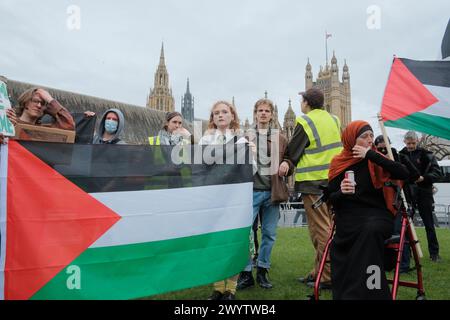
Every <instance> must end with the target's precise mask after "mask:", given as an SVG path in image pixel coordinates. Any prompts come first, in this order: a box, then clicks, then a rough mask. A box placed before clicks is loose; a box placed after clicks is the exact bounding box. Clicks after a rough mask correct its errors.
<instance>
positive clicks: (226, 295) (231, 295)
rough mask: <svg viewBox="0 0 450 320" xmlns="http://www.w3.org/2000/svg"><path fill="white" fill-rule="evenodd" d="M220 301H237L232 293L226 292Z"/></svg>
mask: <svg viewBox="0 0 450 320" xmlns="http://www.w3.org/2000/svg"><path fill="white" fill-rule="evenodd" d="M220 300H236V296H235V295H234V294H233V293H231V291H228V290H227V291H225V292H224V293H223V295H222V299H220Z"/></svg>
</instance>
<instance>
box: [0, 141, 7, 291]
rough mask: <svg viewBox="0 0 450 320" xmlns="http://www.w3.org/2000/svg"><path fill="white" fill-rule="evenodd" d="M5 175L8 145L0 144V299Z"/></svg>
mask: <svg viewBox="0 0 450 320" xmlns="http://www.w3.org/2000/svg"><path fill="white" fill-rule="evenodd" d="M7 175H8V145H6V144H0V238H1V239H0V242H1V245H0V300H4V299H5V271H4V270H5V257H6V203H7V202H6V200H7V199H6V196H7V193H6V191H7V189H6V188H7Z"/></svg>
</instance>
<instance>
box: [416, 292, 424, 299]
mask: <svg viewBox="0 0 450 320" xmlns="http://www.w3.org/2000/svg"><path fill="white" fill-rule="evenodd" d="M416 300H427V297H425V293H418V294H417V296H416Z"/></svg>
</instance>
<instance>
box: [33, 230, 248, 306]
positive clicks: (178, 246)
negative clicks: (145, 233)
mask: <svg viewBox="0 0 450 320" xmlns="http://www.w3.org/2000/svg"><path fill="white" fill-rule="evenodd" d="M249 232H250V227H245V228H240V229H233V230H227V231H221V232H214V233H209V234H202V235H197V236H191V237H185V238H177V239H171V240H164V241H155V242H148V243H139V244H129V245H122V246H113V247H100V248H90V249H87V250H86V251H85V252H83V253H82V254H81V255H80V256H79V257H78V258H77V259H75V260H74V261H73V262H72V263H71V264H70V266H67V267H66V268H64V269H63V270H62V271H61V272H60V273H59V274H58V275H57V276H56V277H55V278H53V279H52V280H51V281H50V282H49V283H47V284H46V285H45V286H44V287H43V288H42V289H41V290H39V291H38V292H37V293H36V294H35V295H34V296H33V297H32V299H35V300H40V299H132V298H139V297H146V296H150V295H154V294H159V293H163V292H168V291H174V290H180V289H185V288H191V287H195V286H199V285H205V284H209V283H212V282H214V281H217V280H221V279H226V278H228V277H230V276H233V275H235V274H238V273H239V272H240V271H242V270H243V269H244V267H245V265H246V264H247V262H248V258H249ZM78 268H79V269H78ZM73 270H75V272H74V271H73ZM78 270H79V272H77V271H78ZM78 275H79V278H77V277H78ZM78 279H79V281H78ZM77 281H78V282H77ZM78 284H79V286H80V288H79V289H78V288H77V285H78ZM69 288H70V289H69Z"/></svg>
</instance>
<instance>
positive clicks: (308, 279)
mask: <svg viewBox="0 0 450 320" xmlns="http://www.w3.org/2000/svg"><path fill="white" fill-rule="evenodd" d="M297 280H298V282H300V283H304V284H307V283H308V282H314V281H316V279H315V278H314V277H313V276H312V274H308V276H306V277H300V278H297Z"/></svg>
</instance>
